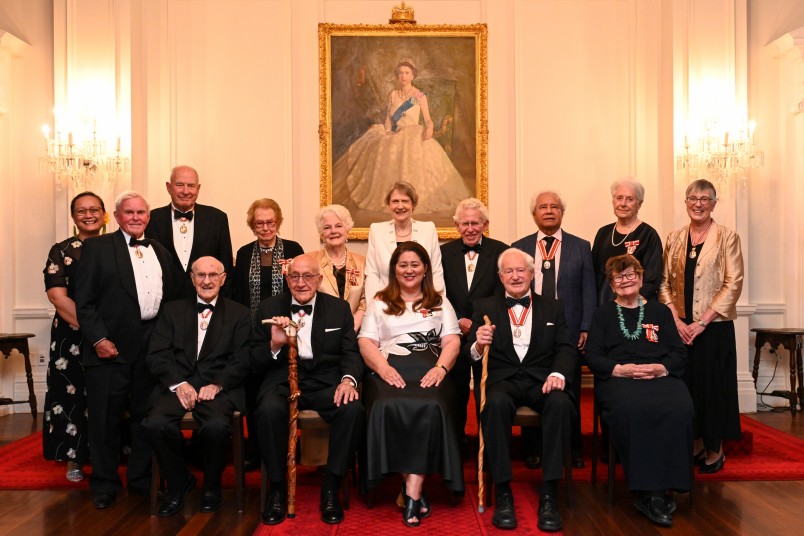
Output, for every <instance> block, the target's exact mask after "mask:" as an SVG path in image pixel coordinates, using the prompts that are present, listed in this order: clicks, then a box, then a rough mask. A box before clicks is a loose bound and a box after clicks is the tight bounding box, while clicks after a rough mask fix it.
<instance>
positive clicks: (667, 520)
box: [634, 495, 673, 527]
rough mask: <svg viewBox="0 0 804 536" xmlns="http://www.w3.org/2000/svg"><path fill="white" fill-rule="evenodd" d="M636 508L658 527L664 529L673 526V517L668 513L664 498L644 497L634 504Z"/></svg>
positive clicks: (655, 496)
mask: <svg viewBox="0 0 804 536" xmlns="http://www.w3.org/2000/svg"><path fill="white" fill-rule="evenodd" d="M634 506H635V507H636V509H637V510H639V511H640V512H642V513H643V514H645V517H647V518H648V519H650V520H651V521H653V522H654V523H656V524H657V525H661V526H663V527H672V526H673V515H672V514H671V513H670V512H668V511H667V502H666V499H665V498H664V497H659V496H657V495H643V496H642V497H641V498H640V499H637V500H636V501H635V502H634Z"/></svg>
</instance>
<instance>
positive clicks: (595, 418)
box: [592, 396, 600, 486]
mask: <svg viewBox="0 0 804 536" xmlns="http://www.w3.org/2000/svg"><path fill="white" fill-rule="evenodd" d="M592 399H593V400H594V402H593V403H592V407H593V409H592V485H593V486H594V485H595V484H597V460H598V454H599V451H598V441H599V437H598V424H599V423H598V418H599V417H600V416H599V415H598V413H597V399H596V398H595V397H594V396H593V397H592Z"/></svg>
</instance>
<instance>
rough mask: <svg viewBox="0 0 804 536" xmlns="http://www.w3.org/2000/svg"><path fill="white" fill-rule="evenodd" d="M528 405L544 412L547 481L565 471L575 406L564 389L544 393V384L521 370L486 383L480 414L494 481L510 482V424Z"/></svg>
mask: <svg viewBox="0 0 804 536" xmlns="http://www.w3.org/2000/svg"><path fill="white" fill-rule="evenodd" d="M519 406H528V407H530V408H532V409H533V410H534V411H538V412H539V413H540V414H541V416H542V430H543V434H542V436H543V443H542V467H543V475H544V476H543V480H544V481H545V482H547V481H551V480H558V479H560V478H561V477H562V476H563V474H564V458H563V453H564V450H565V449H566V448H569V441H570V427H571V421H572V416H573V415H574V413H575V409H574V407H573V403H572V397H571V396H570V395H569V394H568V393H566V392H565V391H552V392H550V393H548V394H546V395H545V394H543V393H542V384H541V383H538V382H535V381H534V380H533V378H531V377H530V376H528V375H527V374H525V373H524V372H521V373H519V374H517V375H516V376H513V377H511V378H508V379H505V380H501V381H498V382H495V383H493V384H491V385H486V406H485V408H484V410H483V413H482V414H481V415H480V422H481V423H482V425H483V439H484V441H485V445H486V447H485V448H486V455H487V458H488V462H489V470H490V472H491V476H492V478H493V479H494V483H495V484H499V483H502V482H508V481H510V480H511V478H512V473H511V426H512V424H513V421H514V416H515V415H516V408H518V407H519Z"/></svg>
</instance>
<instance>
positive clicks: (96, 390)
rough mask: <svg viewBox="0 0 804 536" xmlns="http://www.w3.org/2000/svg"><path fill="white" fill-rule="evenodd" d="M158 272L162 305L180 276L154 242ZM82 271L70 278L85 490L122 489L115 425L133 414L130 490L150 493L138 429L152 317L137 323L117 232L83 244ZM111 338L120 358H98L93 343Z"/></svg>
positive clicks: (146, 453)
mask: <svg viewBox="0 0 804 536" xmlns="http://www.w3.org/2000/svg"><path fill="white" fill-rule="evenodd" d="M150 247H152V248H153V250H154V252H155V253H156V257H157V259H158V260H159V265H160V266H161V268H162V303H164V302H166V301H168V300H170V299H172V298H175V297H176V291H177V289H178V288H179V284H178V278H179V277H180V274H178V273H176V271H175V270H174V264H173V262H172V260H171V258H170V253H168V251H167V249H165V248H164V247H162V245H161V244H159V243H158V242H152V243H151V246H150ZM82 249H83V254H82V257H81V270H80V271H79V272H78V277H77V281H76V313H77V316H78V323H79V324H80V325H81V329H82V330H83V333H84V340H85V344H84V345H83V356H82V357H83V363H84V369H85V374H86V392H87V408H88V426H89V451H90V457H91V459H92V479H91V481H90V487H91V488H92V491H93V492H95V493H96V494H97V493H115V492H117V491H118V490H119V489H120V488H121V486H122V484H121V481H120V477H119V476H118V474H117V465H118V455H119V453H120V421H121V419H122V417H123V413H124V412H125V411H126V410H129V412H130V414H131V432H132V434H131V435H132V442H131V454H130V455H129V459H128V473H127V474H128V485H129V488H130V489H148V488H149V486H150V473H151V449H150V447H149V446H148V441H147V439H146V438H145V435H144V433H143V431H142V429H141V426H142V425H141V422H142V419H143V418H144V417H145V413H146V410H147V406H148V395H149V394H150V392H151V390H152V389H153V378H152V377H151V374H150V372H149V371H148V367H147V365H146V363H145V355H146V353H147V350H148V340H149V338H150V335H151V331H152V330H153V326H154V323H155V320H148V321H143V320H141V314H140V305H139V301H138V299H137V285H136V281H135V278H134V269H133V267H132V264H131V257H130V256H129V246H128V244H126V239H125V237H124V235H123V232H122V231H120V230H117V231H115V232H114V233H112V234H107V235H102V236H99V237H97V238H90V239H88V240H86V241H84V245H83V246H82ZM101 339H109V340H110V341H111V342H113V343H114V345H115V346H116V347H117V351H118V352H119V355H118V356H117V357H115V358H111V359H100V358H99V357H98V355H97V354H96V352H95V346H94V345H95V344H96V343H97V342H99V341H100V340H101Z"/></svg>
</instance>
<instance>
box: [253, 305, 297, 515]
mask: <svg viewBox="0 0 804 536" xmlns="http://www.w3.org/2000/svg"><path fill="white" fill-rule="evenodd" d="M262 323H263V324H276V323H277V322H275V321H274V320H273V319H272V318H266V319H265V320H263V321H262ZM298 330H299V325H298V324H296V322H293V321H291V322H290V325H288V327H286V328H285V333H287V335H288V385H289V386H290V395H288V410H289V415H288V517H289V518H294V517H296V431H297V422H298V419H299V397H300V396H301V391H299V367H298V362H297V357H298V354H299V350H298V346H297V341H296V333H297V332H298Z"/></svg>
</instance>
